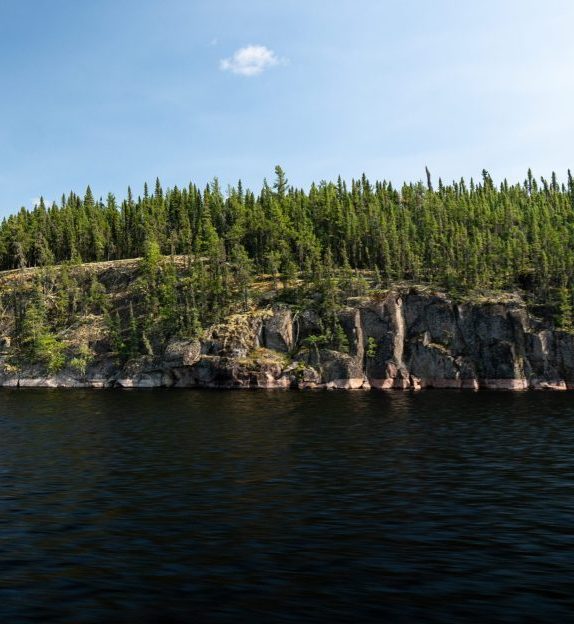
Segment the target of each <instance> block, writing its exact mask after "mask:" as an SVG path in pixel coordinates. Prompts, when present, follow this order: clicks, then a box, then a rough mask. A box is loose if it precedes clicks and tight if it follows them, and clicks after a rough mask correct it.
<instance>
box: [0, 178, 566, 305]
mask: <svg viewBox="0 0 574 624" xmlns="http://www.w3.org/2000/svg"><path fill="white" fill-rule="evenodd" d="M149 245H154V246H156V247H157V250H158V253H159V254H161V255H175V254H186V255H189V256H190V257H191V256H192V257H196V258H207V259H208V260H210V261H213V262H214V263H216V264H219V265H220V264H221V263H231V264H232V265H233V266H235V267H239V268H240V270H241V267H243V269H244V270H248V272H260V273H261V272H264V273H270V274H272V275H287V276H296V275H298V274H301V272H303V274H304V275H313V274H315V273H317V271H322V270H324V268H325V267H335V268H340V269H348V268H350V269H368V270H371V271H376V272H377V274H379V275H380V276H381V280H382V282H384V283H391V282H394V281H399V280H413V281H417V282H428V283H433V284H437V285H441V286H444V287H446V288H465V289H470V288H493V289H521V290H523V291H525V292H527V293H528V294H529V295H530V296H532V297H533V298H535V299H536V300H538V301H543V300H544V299H545V298H548V297H549V296H556V292H559V293H560V296H561V297H562V298H565V299H568V298H569V297H570V293H571V292H572V288H573V286H574V181H573V179H572V176H571V174H570V172H568V176H567V180H566V183H560V184H559V183H558V181H557V176H556V175H555V174H552V176H551V179H550V180H546V179H544V178H539V179H537V178H535V177H534V176H533V174H532V173H531V171H528V174H527V177H526V179H525V180H524V181H523V182H522V183H517V184H509V183H508V182H507V181H504V182H502V183H501V184H498V185H496V184H495V183H494V182H493V180H492V178H491V176H490V175H489V174H488V172H487V171H483V172H482V176H481V179H480V180H478V181H474V180H472V179H471V180H470V182H468V183H467V182H466V181H465V180H463V179H461V180H460V181H458V182H452V183H450V184H445V183H443V182H442V180H439V181H438V183H437V184H436V187H435V186H434V185H433V182H432V179H431V175H430V173H429V172H428V170H427V179H426V181H425V182H422V181H419V182H415V183H408V184H407V183H405V184H403V185H402V187H400V188H395V187H394V186H393V185H392V184H391V183H390V182H386V181H382V182H374V183H371V182H370V181H369V180H368V179H367V178H366V176H364V175H363V176H362V177H361V178H360V179H357V180H352V181H351V182H350V183H349V184H347V183H346V182H345V181H343V180H341V178H339V179H338V180H337V181H336V182H325V181H322V182H320V183H318V184H312V185H311V187H310V188H309V190H308V191H305V190H302V189H299V188H295V187H294V186H291V185H289V183H288V180H287V178H286V176H285V173H284V171H283V170H282V169H281V167H279V166H278V167H276V168H275V177H274V180H273V182H272V184H269V183H267V181H265V182H264V183H263V186H262V188H261V190H260V191H259V193H258V194H255V193H254V192H252V191H250V190H246V189H244V188H243V186H242V184H241V182H239V183H238V184H237V185H236V186H235V187H230V188H228V189H227V190H226V191H225V192H224V191H223V190H222V189H221V187H220V184H219V182H218V180H217V179H214V180H213V182H211V183H209V184H207V185H206V186H205V188H203V189H200V188H198V186H196V185H194V184H189V185H188V186H187V187H185V188H178V187H174V188H172V189H167V190H164V189H163V188H162V186H161V184H160V182H159V180H157V181H156V184H155V187H154V189H153V192H150V190H149V189H148V186H147V185H145V186H144V189H143V193H142V194H141V195H139V196H137V197H135V196H134V195H133V193H132V191H131V189H128V191H127V195H126V197H125V198H124V199H123V200H121V201H118V200H117V199H116V197H114V195H112V194H109V195H108V196H107V198H106V199H105V200H103V199H98V200H96V199H95V197H94V195H93V193H92V191H91V189H90V187H88V188H87V189H86V192H85V194H84V196H83V197H80V196H79V195H77V194H75V193H70V194H68V195H64V196H62V198H61V201H60V202H59V203H53V204H52V205H50V206H47V205H46V204H45V203H44V201H43V200H40V202H39V203H38V204H37V205H36V206H35V207H34V209H32V210H27V209H25V208H22V209H21V210H20V211H19V212H18V213H16V214H13V215H11V216H9V217H7V218H5V219H4V220H3V221H2V223H1V224H0V268H1V269H13V268H23V267H30V266H49V265H52V264H54V263H62V262H66V261H71V262H74V263H81V262H92V261H101V260H116V259H124V258H134V257H141V256H143V255H145V253H146V249H148V248H149ZM553 293H554V294H553Z"/></svg>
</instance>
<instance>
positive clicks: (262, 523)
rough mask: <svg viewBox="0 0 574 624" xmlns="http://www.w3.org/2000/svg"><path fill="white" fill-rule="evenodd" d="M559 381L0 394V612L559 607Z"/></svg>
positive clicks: (565, 436)
mask: <svg viewBox="0 0 574 624" xmlns="http://www.w3.org/2000/svg"><path fill="white" fill-rule="evenodd" d="M573 496H574V401H573V398H572V395H571V394H570V393H565V394H559V393H555V394H543V393H524V394H510V393H509V394H506V393H487V392H481V393H471V392H463V393H459V392H455V391H444V392H442V391H428V392H422V393H418V394H411V393H402V392H394V393H387V394H385V393H378V392H281V391H274V392H265V391H254V392H249V391H237V392H233V391H223V392H211V391H134V392H125V391H124V392H121V391H109V392H108V391H100V392H98V391H81V390H73V391H54V390H2V392H1V393H0V621H2V622H10V623H18V622H64V623H74V624H76V623H80V624H81V623H92V622H94V623H96V622H168V621H171V622H256V621H264V622H322V621H325V622H370V621H373V622H375V621H379V622H380V621H389V622H446V621H481V622H486V621H490V622H497V621H500V622H530V621H553V622H564V621H567V620H568V619H569V618H571V617H572V613H573V612H574V596H573V589H574V498H573Z"/></svg>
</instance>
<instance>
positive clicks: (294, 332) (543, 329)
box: [0, 288, 574, 390]
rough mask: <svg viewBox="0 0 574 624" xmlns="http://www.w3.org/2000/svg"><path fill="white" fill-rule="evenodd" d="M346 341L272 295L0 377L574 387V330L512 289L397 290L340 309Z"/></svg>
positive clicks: (75, 381)
mask: <svg viewBox="0 0 574 624" xmlns="http://www.w3.org/2000/svg"><path fill="white" fill-rule="evenodd" d="M338 319H339V323H340V326H341V327H342V330H343V331H344V334H345V337H346V340H345V347H344V349H342V350H339V351H335V350H333V349H329V348H325V345H324V343H322V341H321V340H319V339H318V337H319V336H320V334H321V332H322V325H321V321H320V318H319V316H318V315H317V313H315V312H314V311H313V310H312V309H307V310H296V309H295V308H291V307H289V306H287V305H278V304H275V305H270V306H269V307H268V308H265V309H258V310H254V311H252V312H250V313H247V314H242V315H233V316H231V317H230V318H229V319H227V321H226V322H225V323H223V324H220V325H216V326H212V327H211V328H210V329H209V330H208V331H207V332H205V333H204V335H203V336H202V337H201V339H195V340H185V339H171V340H169V341H168V342H167V343H166V344H165V345H163V347H162V349H161V353H160V354H158V355H154V356H142V357H140V358H138V359H135V360H132V361H130V362H128V363H127V364H123V365H120V364H119V363H118V361H117V360H116V358H115V357H114V355H113V354H111V353H106V352H100V353H97V354H96V355H95V357H94V359H93V360H92V362H91V363H90V364H89V366H88V367H87V368H86V370H85V371H83V372H82V373H81V374H80V373H79V372H78V371H75V370H71V369H64V370H62V371H60V372H59V373H58V374H56V375H47V374H46V373H45V372H44V371H43V370H42V369H41V368H39V367H29V368H24V369H20V370H15V369H12V368H11V367H10V366H8V365H7V364H6V363H3V366H2V372H1V373H0V385H3V386H50V387H66V386H69V387H125V388H133V387H160V386H164V387H180V388H188V387H210V388H301V389H303V388H341V389H359V388H363V389H367V388H376V389H381V390H387V389H413V390H418V389H421V388H468V389H475V390H476V389H480V388H486V389H508V390H525V389H529V388H531V389H553V390H566V389H571V388H574V335H572V334H570V333H566V332H562V331H558V330H556V329H553V328H552V326H550V325H548V324H546V323H544V322H543V321H540V320H537V319H535V318H533V317H532V316H531V315H529V313H528V311H527V308H526V306H525V304H524V302H523V301H522V300H521V299H520V298H519V297H516V296H508V297H506V299H505V300H499V301H486V300H485V301H478V300H477V301H473V302H467V303H458V302H454V301H453V300H451V299H450V298H449V297H448V296H447V295H445V294H443V293H436V292H430V291H425V290H422V289H418V290H417V289H413V288H403V289H400V288H398V289H392V290H391V291H389V292H388V293H387V294H386V295H385V296H381V297H379V298H378V299H376V300H375V299H373V298H370V299H367V298H364V299H356V300H349V302H348V306H347V307H345V308H343V309H341V310H340V311H339V312H338Z"/></svg>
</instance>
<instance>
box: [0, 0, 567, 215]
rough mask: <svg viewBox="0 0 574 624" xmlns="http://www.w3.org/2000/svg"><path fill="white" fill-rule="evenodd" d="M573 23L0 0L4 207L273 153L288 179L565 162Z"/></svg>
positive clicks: (263, 161) (263, 164)
mask: <svg viewBox="0 0 574 624" xmlns="http://www.w3.org/2000/svg"><path fill="white" fill-rule="evenodd" d="M572 23H574V3H572V2H570V1H561V0H547V1H546V2H540V1H530V0H498V1H493V0H481V2H464V1H462V0H458V1H449V0H433V1H430V0H429V1H428V2H427V1H422V0H395V1H392V2H391V1H387V0H380V1H376V0H370V1H366V0H354V1H353V2H347V1H346V0H341V1H337V0H331V1H329V2H328V1H323V0H306V1H299V0H285V1H283V2H278V1H274V0H265V1H264V0H245V1H239V0H236V1H230V0H229V1H225V0H223V1H221V0H210V1H207V0H206V1H203V0H199V1H193V0H161V2H160V1H159V0H157V1H146V0H139V1H137V2H136V1H132V0H97V1H96V0H82V1H79V0H0V84H1V86H2V88H1V97H0V214H1V215H5V214H8V213H10V212H14V211H15V210H17V209H18V208H19V207H20V206H22V205H24V206H28V207H30V206H31V205H32V204H33V202H34V200H35V199H36V198H37V197H39V196H40V195H43V196H44V197H45V198H46V199H48V200H52V199H58V198H59V197H60V196H61V194H62V193H63V192H67V191H69V190H74V191H76V192H79V193H83V191H84V189H85V187H86V185H87V184H90V185H91V186H92V189H93V190H94V193H95V194H96V195H97V196H100V195H103V196H105V194H106V193H107V192H108V191H112V192H114V193H115V194H117V195H118V196H120V197H123V195H124V194H125V190H126V188H127V186H128V185H131V186H132V188H133V189H134V192H135V193H136V194H137V193H140V192H141V188H142V186H143V183H144V181H146V180H147V181H149V182H152V183H153V181H154V180H155V177H156V176H159V177H160V179H161V180H162V183H163V184H164V186H173V185H175V184H178V185H182V184H186V183H187V182H188V181H190V180H193V181H195V182H197V183H199V184H204V183H205V182H207V181H209V180H210V179H211V178H212V177H213V176H218V177H219V179H220V181H221V183H222V184H223V185H224V186H225V185H227V184H228V183H231V184H233V183H235V182H236V180H237V179H238V178H242V180H243V181H244V183H245V184H246V185H248V186H251V187H255V188H259V186H260V184H261V182H262V180H263V178H264V177H265V176H267V177H268V178H272V177H273V168H274V166H275V165H276V164H281V165H282V166H283V168H284V169H285V170H286V172H287V176H288V178H289V180H290V182H291V183H293V184H295V185H297V186H308V185H309V184H310V182H311V181H312V180H317V181H318V180H321V179H335V178H336V177H337V175H338V174H341V175H342V176H343V177H344V178H346V179H351V178H352V177H357V176H359V175H361V173H362V172H366V173H367V175H368V176H369V177H371V178H373V179H375V178H378V179H382V178H386V179H390V180H392V181H393V182H395V183H398V182H401V181H402V180H404V179H406V180H418V179H422V178H423V177H424V167H425V165H428V167H429V168H430V170H431V171H432V172H433V175H434V177H435V178H437V177H438V176H442V177H443V179H445V180H451V179H454V178H459V177H460V176H465V177H470V176H475V177H479V176H480V172H481V170H482V169H483V168H487V169H488V170H489V171H490V172H491V174H492V175H493V177H494V178H495V179H498V180H500V179H502V178H504V177H507V178H508V179H509V180H512V181H514V180H518V179H522V178H523V177H524V174H525V172H526V169H527V168H528V167H529V166H530V167H532V168H533V170H534V171H535V173H536V174H538V175H545V176H547V175H549V174H550V172H551V171H552V170H553V169H555V170H556V171H557V172H559V174H560V176H561V177H563V176H564V173H565V171H566V169H567V168H569V167H571V168H573V169H574V158H573V150H572V146H573V145H574V115H573V111H574V71H572V68H573V67H574V37H572V34H571V32H572ZM248 46H255V48H253V47H252V48H251V49H248V50H247V52H245V51H244V52H243V53H241V52H239V56H234V55H235V54H236V53H237V51H238V50H239V51H240V50H241V49H244V48H246V47H248ZM254 63H255V65H254ZM257 63H259V65H257ZM234 70H235V73H234ZM258 70H261V71H259V72H258V73H257V71H258ZM237 72H239V73H237ZM241 72H243V73H241ZM245 74H251V75H245Z"/></svg>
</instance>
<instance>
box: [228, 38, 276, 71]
mask: <svg viewBox="0 0 574 624" xmlns="http://www.w3.org/2000/svg"><path fill="white" fill-rule="evenodd" d="M284 63H285V60H284V59H280V58H278V57H277V55H276V54H275V52H273V50H270V49H269V48H267V47H265V46H262V45H248V46H245V47H244V48H239V50H236V51H235V52H234V53H233V56H231V57H229V58H225V59H221V61H219V68H220V69H222V70H223V71H230V72H231V73H233V74H239V75H240V76H257V75H259V74H261V73H262V72H264V71H265V70H266V69H269V68H270V67H274V66H275V65H280V64H284Z"/></svg>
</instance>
